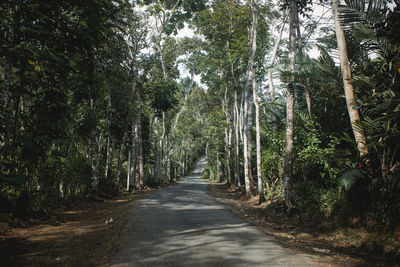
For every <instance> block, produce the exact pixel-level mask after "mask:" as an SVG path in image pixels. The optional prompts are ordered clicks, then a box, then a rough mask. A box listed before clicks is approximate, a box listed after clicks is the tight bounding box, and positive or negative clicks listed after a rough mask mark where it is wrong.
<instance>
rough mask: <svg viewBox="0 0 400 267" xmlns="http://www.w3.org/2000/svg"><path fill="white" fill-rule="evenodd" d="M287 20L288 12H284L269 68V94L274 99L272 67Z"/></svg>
mask: <svg viewBox="0 0 400 267" xmlns="http://www.w3.org/2000/svg"><path fill="white" fill-rule="evenodd" d="M286 20H287V15H286V12H284V13H283V20H282V24H281V27H280V29H279V34H278V39H277V40H276V42H275V46H274V50H273V52H272V56H271V63H270V68H269V69H268V85H269V95H270V97H271V99H272V100H273V99H274V98H275V87H274V80H273V75H272V67H273V66H274V65H275V60H276V56H277V54H278V48H279V43H280V42H281V39H282V33H283V29H284V28H285V24H286Z"/></svg>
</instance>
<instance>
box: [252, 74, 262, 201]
mask: <svg viewBox="0 0 400 267" xmlns="http://www.w3.org/2000/svg"><path fill="white" fill-rule="evenodd" d="M252 80H253V96H254V105H255V109H256V151H257V189H258V202H259V204H261V203H263V202H264V201H265V197H264V186H263V181H262V173H261V135H260V105H259V103H258V99H257V83H256V78H255V72H254V70H253V71H252Z"/></svg>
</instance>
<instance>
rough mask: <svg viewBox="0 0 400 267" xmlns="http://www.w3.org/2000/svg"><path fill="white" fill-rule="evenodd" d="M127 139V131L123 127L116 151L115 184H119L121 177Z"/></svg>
mask: <svg viewBox="0 0 400 267" xmlns="http://www.w3.org/2000/svg"><path fill="white" fill-rule="evenodd" d="M125 128H126V127H125ZM127 139H128V131H127V130H126V129H125V130H124V133H123V135H122V140H121V145H120V146H119V151H118V161H117V172H116V174H115V183H116V184H117V185H119V180H120V178H121V172H122V162H123V160H124V152H125V143H126V141H127Z"/></svg>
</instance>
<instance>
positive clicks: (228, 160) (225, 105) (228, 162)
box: [223, 86, 232, 184]
mask: <svg viewBox="0 0 400 267" xmlns="http://www.w3.org/2000/svg"><path fill="white" fill-rule="evenodd" d="M227 94H228V86H226V87H225V94H224V101H223V111H224V113H225V122H226V125H225V157H226V175H227V177H226V178H227V182H228V184H232V174H231V144H230V139H231V138H230V129H231V127H230V120H229V117H230V114H229V112H228V97H227Z"/></svg>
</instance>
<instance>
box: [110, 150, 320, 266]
mask: <svg viewBox="0 0 400 267" xmlns="http://www.w3.org/2000/svg"><path fill="white" fill-rule="evenodd" d="M204 164H205V159H204V158H203V159H201V160H200V161H199V162H198V163H197V168H196V170H195V172H194V174H193V175H192V176H190V177H188V178H186V179H185V181H184V182H182V183H180V184H177V185H174V186H170V187H168V188H165V189H162V190H159V191H157V192H155V193H152V194H150V195H148V196H147V197H146V198H144V199H141V200H138V201H137V202H136V203H135V204H134V205H133V208H132V212H131V215H130V217H129V222H128V224H127V225H126V227H125V229H124V230H123V231H122V232H121V235H120V239H119V242H118V251H117V252H116V254H115V255H114V257H113V260H112V262H111V266H114V267H117V266H313V265H314V263H313V261H312V260H311V258H310V257H308V256H306V255H296V254H293V253H291V252H289V251H287V250H286V249H284V248H283V247H282V246H281V245H280V244H279V243H278V242H277V241H276V240H275V238H273V237H271V236H268V235H266V234H265V233H264V232H262V231H261V230H259V229H257V228H256V227H254V226H252V225H251V224H249V223H247V222H245V221H243V220H242V219H240V218H238V217H237V216H235V215H234V214H233V213H232V212H230V211H229V210H227V209H226V208H225V207H224V206H223V205H221V204H219V203H218V202H216V201H215V200H214V199H213V198H212V197H210V196H209V195H208V193H207V192H208V184H207V182H205V181H202V180H201V179H200V176H201V172H202V170H203V166H204Z"/></svg>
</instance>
